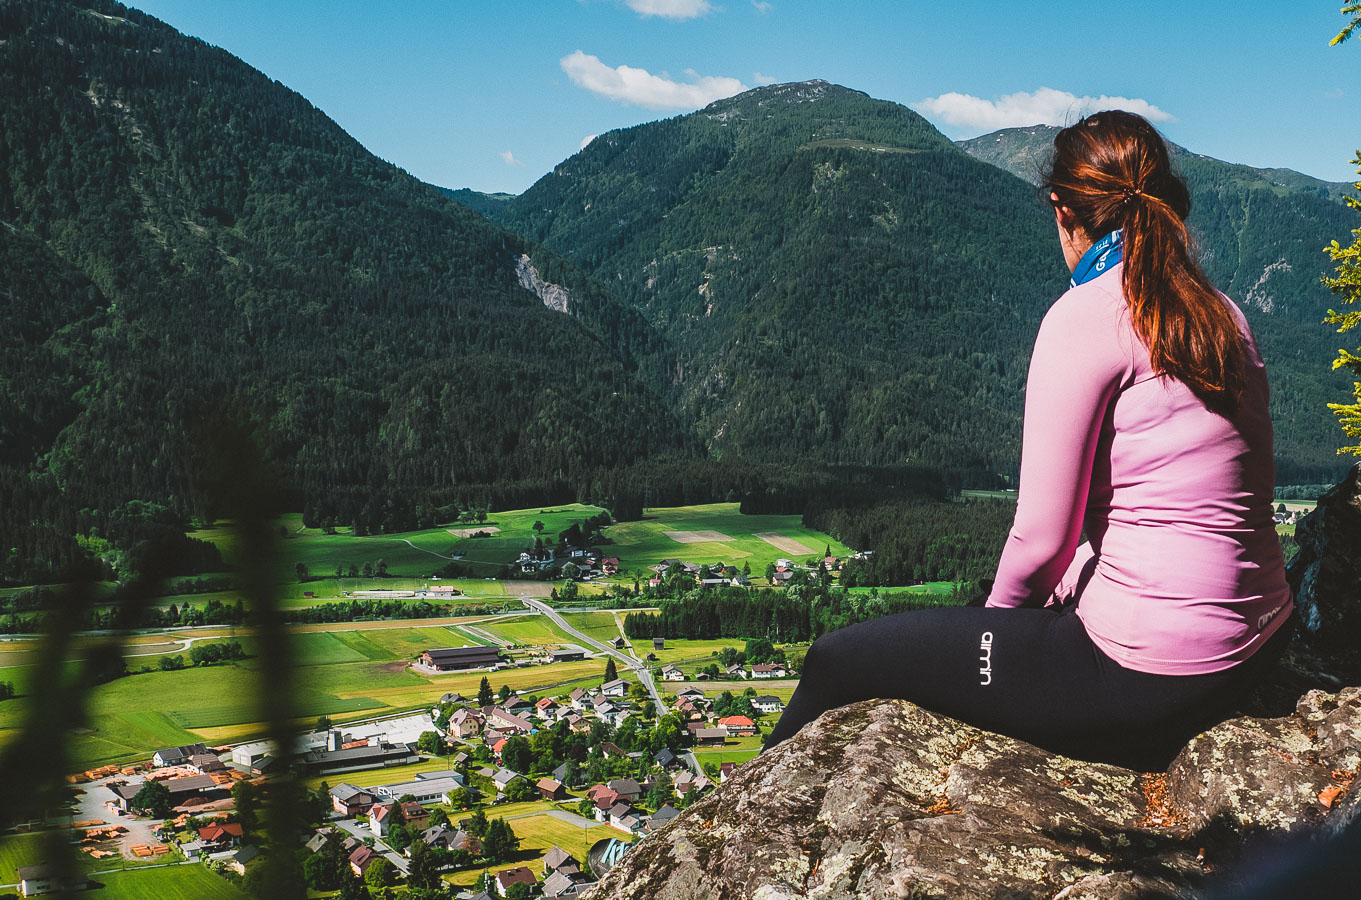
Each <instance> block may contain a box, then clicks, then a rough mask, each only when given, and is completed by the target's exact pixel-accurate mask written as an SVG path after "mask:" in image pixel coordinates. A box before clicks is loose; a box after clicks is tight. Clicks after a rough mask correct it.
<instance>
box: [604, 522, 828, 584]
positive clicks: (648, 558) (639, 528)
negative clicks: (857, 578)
mask: <svg viewBox="0 0 1361 900" xmlns="http://www.w3.org/2000/svg"><path fill="white" fill-rule="evenodd" d="M668 532H671V534H670V535H668ZM758 535H766V536H767V537H768V538H769V540H767V539H766V538H762V537H760V536H758ZM605 536H606V537H608V538H610V539H611V540H612V541H613V542H614V544H613V545H612V546H606V547H604V548H602V550H603V551H604V552H605V553H606V555H615V556H618V557H619V561H620V574H619V577H618V578H617V579H615V580H617V581H620V582H625V581H627V582H632V580H633V577H634V576H635V575H637V576H638V577H640V578H641V577H644V576H645V575H650V574H651V573H650V572H648V571H647V567H648V566H651V565H654V564H656V563H659V562H661V561H662V560H664V559H673V558H674V559H684V560H685V561H687V562H694V563H706V564H713V563H716V562H723V563H729V564H732V565H735V566H737V567H738V568H739V569H740V568H741V567H742V564H743V563H750V565H751V571H752V575H753V578H754V579H756V578H760V577H763V576H764V574H765V569H766V565H767V564H769V563H773V562H775V561H776V560H777V559H781V558H786V559H793V560H794V561H796V562H802V561H804V560H805V559H807V558H808V557H809V556H821V555H822V551H823V550H824V549H826V548H828V547H830V548H831V551H832V554H833V555H834V556H846V555H848V554H849V553H850V552H851V550H850V548H848V547H847V546H846V545H845V544H842V543H841V542H839V541H837V540H835V539H834V538H832V537H829V536H828V535H826V534H823V533H822V532H820V531H814V530H813V529H811V528H805V527H803V525H802V523H801V521H800V517H799V516H747V515H743V514H742V513H740V512H739V511H738V504H736V503H709V504H704V505H701V506H674V507H658V508H652V509H648V510H647V514H646V515H645V516H644V517H643V519H642V520H640V521H637V522H621V523H619V524H618V525H611V526H610V527H608V528H606V529H605ZM677 538H680V539H679V540H678V539H677ZM714 538H726V540H715V539H714ZM781 539H784V540H785V541H794V542H797V543H798V544H801V545H802V546H804V547H806V548H808V550H809V552H807V553H800V552H796V551H793V550H791V549H782V548H781V547H780V546H777V544H779V543H782V541H781ZM772 541H774V542H775V543H772ZM789 546H792V545H789Z"/></svg>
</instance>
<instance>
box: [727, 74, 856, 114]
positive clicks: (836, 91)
mask: <svg viewBox="0 0 1361 900" xmlns="http://www.w3.org/2000/svg"><path fill="white" fill-rule="evenodd" d="M833 96H835V97H863V98H865V99H866V100H868V99H870V96H869V94H866V93H865V92H864V91H856V90H852V89H851V88H848V87H843V86H842V85H839V84H832V83H831V82H829V81H824V80H823V79H821V78H814V79H811V80H809V81H789V82H783V83H781V84H764V85H761V86H760V87H754V88H752V89H751V90H749V91H743V92H742V93H740V94H735V95H733V96H732V97H725V98H723V99H722V100H715V101H714V102H713V103H710V104H709V105H708V106H706V107H704V112H710V111H713V112H724V111H726V110H729V109H732V108H734V107H742V106H750V105H752V104H755V105H756V106H766V105H768V104H773V103H787V104H794V103H816V102H817V101H819V100H823V99H826V98H828V97H833Z"/></svg>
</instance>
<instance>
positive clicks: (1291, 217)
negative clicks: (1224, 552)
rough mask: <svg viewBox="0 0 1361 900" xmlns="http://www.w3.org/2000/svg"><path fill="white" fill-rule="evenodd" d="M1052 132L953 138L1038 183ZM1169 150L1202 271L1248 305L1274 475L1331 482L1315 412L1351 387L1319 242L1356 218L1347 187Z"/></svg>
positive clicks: (1329, 455) (1332, 442) (1328, 430)
mask: <svg viewBox="0 0 1361 900" xmlns="http://www.w3.org/2000/svg"><path fill="white" fill-rule="evenodd" d="M1057 131H1058V128H1056V127H1053V126H1034V127H1030V128H1008V129H1004V130H1002V131H997V132H993V133H992V134H985V135H983V136H982V137H977V138H973V139H971V140H967V141H961V142H960V146H961V147H963V148H964V149H965V150H967V151H968V152H969V153H971V154H973V155H974V156H976V157H978V158H979V159H982V160H985V161H987V162H990V163H992V164H993V165H996V166H1000V167H1001V168H1003V169H1006V170H1007V171H1009V172H1012V173H1014V174H1015V175H1017V176H1019V177H1021V178H1023V179H1025V180H1026V181H1028V182H1030V183H1031V184H1038V183H1039V180H1040V170H1041V167H1042V166H1043V165H1044V164H1045V163H1047V162H1048V156H1049V152H1050V150H1051V148H1052V147H1053V142H1054V134H1055V133H1056V132H1057ZM1172 152H1173V156H1174V157H1175V161H1176V165H1177V167H1178V169H1179V170H1180V171H1181V173H1182V176H1183V177H1184V178H1185V179H1186V182H1187V186H1188V187H1189V188H1190V190H1191V217H1190V219H1189V220H1188V222H1189V224H1190V226H1191V229H1192V231H1193V232H1194V233H1195V235H1196V238H1197V240H1198V241H1199V243H1200V248H1201V260H1202V263H1203V264H1204V266H1205V270H1206V272H1207V273H1208V274H1209V276H1210V278H1211V279H1212V280H1213V281H1214V282H1215V284H1217V285H1218V286H1219V288H1220V289H1221V290H1222V291H1224V292H1225V293H1226V294H1228V295H1229V296H1230V297H1232V298H1234V299H1235V300H1236V301H1238V303H1239V305H1240V306H1242V307H1243V309H1244V312H1245V313H1246V314H1247V317H1248V320H1249V322H1250V323H1251V324H1252V328H1253V332H1254V334H1255V335H1256V337H1257V340H1258V343H1259V344H1260V345H1261V349H1262V354H1263V356H1264V358H1265V359H1266V361H1267V365H1268V367H1269V372H1270V375H1271V383H1272V417H1273V419H1274V420H1275V422H1276V456H1277V468H1278V472H1277V480H1278V482H1281V483H1298V482H1312V481H1333V480H1335V478H1336V476H1337V475H1338V474H1340V469H1341V464H1340V463H1338V462H1337V458H1336V456H1334V455H1333V452H1332V451H1333V449H1334V448H1335V447H1337V446H1338V445H1339V444H1340V443H1341V437H1340V434H1341V433H1340V432H1339V431H1338V429H1337V425H1336V422H1335V421H1334V420H1333V419H1332V418H1331V417H1330V416H1328V415H1321V414H1320V411H1321V410H1323V409H1324V404H1325V403H1327V402H1328V401H1330V400H1331V401H1336V400H1337V399H1338V398H1339V397H1342V396H1345V394H1346V393H1347V390H1346V388H1347V387H1348V385H1347V380H1346V379H1345V378H1342V377H1340V376H1339V374H1337V373H1333V372H1332V371H1331V370H1330V369H1329V362H1330V360H1331V359H1332V356H1333V354H1334V353H1335V351H1336V344H1337V339H1336V336H1335V335H1334V333H1333V332H1332V331H1331V330H1330V329H1329V328H1327V327H1326V326H1324V325H1321V324H1319V323H1320V320H1321V319H1322V316H1323V312H1324V311H1325V310H1327V309H1328V307H1329V306H1330V305H1333V301H1332V296H1331V295H1330V294H1329V293H1328V290H1327V288H1325V287H1323V286H1322V285H1321V284H1320V283H1319V279H1320V278H1321V277H1322V276H1323V275H1324V274H1325V273H1331V271H1332V263H1331V261H1330V260H1329V258H1328V257H1327V255H1326V254H1324V253H1323V246H1324V245H1325V244H1326V243H1328V242H1329V241H1331V240H1334V239H1337V238H1339V237H1341V236H1344V235H1346V234H1348V233H1349V232H1350V230H1351V229H1352V227H1353V226H1354V222H1353V221H1352V219H1354V218H1355V215H1354V214H1352V213H1351V212H1350V211H1349V210H1348V209H1347V208H1346V207H1345V206H1344V205H1342V203H1341V202H1340V200H1341V198H1342V197H1343V196H1344V195H1345V194H1346V193H1347V192H1349V191H1350V190H1351V186H1350V185H1348V184H1338V183H1334V182H1328V181H1320V180H1318V179H1316V178H1310V177H1309V176H1308V175H1302V174H1301V173H1299V172H1295V171H1292V170H1290V169H1255V168H1252V167H1251V166H1244V165H1239V164H1236V163H1228V162H1224V161H1222V160H1218V159H1213V158H1211V157H1209V156H1202V155H1200V154H1197V153H1192V152H1191V151H1190V150H1187V149H1186V148H1184V147H1181V146H1178V145H1176V144H1172Z"/></svg>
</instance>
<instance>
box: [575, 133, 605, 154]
mask: <svg viewBox="0 0 1361 900" xmlns="http://www.w3.org/2000/svg"><path fill="white" fill-rule="evenodd" d="M598 137H600V135H598V134H588V135H586V136H585V137H584V138H582V139H581V146H580V147H578V148H577V149H578V150H585V149H586V148H587V146H589V145H590V143H591V141H593V140H595V139H596V138H598Z"/></svg>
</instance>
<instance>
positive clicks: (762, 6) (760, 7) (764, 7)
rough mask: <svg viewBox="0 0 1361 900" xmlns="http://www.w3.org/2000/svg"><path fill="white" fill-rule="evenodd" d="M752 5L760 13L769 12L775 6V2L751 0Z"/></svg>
mask: <svg viewBox="0 0 1361 900" xmlns="http://www.w3.org/2000/svg"><path fill="white" fill-rule="evenodd" d="M751 5H752V6H754V7H756V11H757V12H760V13H768V12H770V11H771V10H772V9H774V8H775V4H773V3H767V2H766V0H751Z"/></svg>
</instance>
